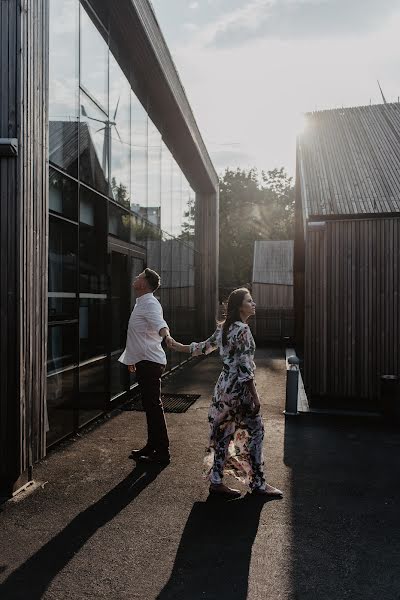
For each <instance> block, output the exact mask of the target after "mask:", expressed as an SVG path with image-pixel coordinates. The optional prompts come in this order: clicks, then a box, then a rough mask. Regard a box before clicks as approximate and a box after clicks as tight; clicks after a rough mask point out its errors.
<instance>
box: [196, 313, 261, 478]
mask: <svg viewBox="0 0 400 600" xmlns="http://www.w3.org/2000/svg"><path fill="white" fill-rule="evenodd" d="M217 348H219V352H220V355H221V357H222V360H223V369H222V372H221V374H220V376H219V378H218V381H217V383H216V386H215V389H214V394H213V398H212V402H211V406H210V409H209V413H208V421H209V424H210V443H209V447H208V448H207V454H206V458H205V461H204V465H205V477H206V478H207V479H209V480H210V481H211V482H212V483H215V484H218V483H221V481H222V478H223V476H224V474H226V473H230V474H231V475H234V477H236V478H237V479H239V480H240V481H242V482H243V483H245V484H247V485H249V486H250V488H251V489H256V488H262V487H264V486H265V479H264V474H263V464H264V463H263V455H262V445H263V439H264V425H263V422H262V418H261V415H260V414H257V415H252V414H251V411H252V398H251V394H250V390H249V387H248V384H246V382H248V381H249V380H251V379H254V371H255V368H256V367H255V364H254V352H255V343H254V339H253V336H252V334H251V331H250V328H249V326H248V325H247V324H246V323H243V322H242V321H236V322H235V323H232V325H231V326H230V328H229V330H228V334H227V343H226V345H225V346H223V345H222V328H221V327H218V328H217V329H216V331H215V332H214V333H213V334H212V336H211V337H209V338H208V340H206V341H205V342H200V343H196V342H192V344H191V352H192V354H193V356H199V355H201V354H209V353H210V352H213V351H214V350H216V349H217Z"/></svg>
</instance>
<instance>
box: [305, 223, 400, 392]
mask: <svg viewBox="0 0 400 600" xmlns="http://www.w3.org/2000/svg"><path fill="white" fill-rule="evenodd" d="M399 253H400V218H378V219H365V220H361V219H360V220H356V219H354V220H341V221H327V222H326V223H324V224H319V226H318V225H317V226H315V225H314V226H311V227H310V226H308V228H307V237H306V263H305V348H304V372H305V383H306V387H307V392H308V393H309V394H310V396H311V398H312V397H313V396H314V397H315V396H326V397H329V398H342V399H343V398H348V399H350V398H352V399H357V400H363V399H364V400H365V399H368V400H370V401H372V403H377V402H378V401H379V392H380V377H381V375H384V374H395V375H399V374H400V353H399V335H400V325H399V322H400V257H399Z"/></svg>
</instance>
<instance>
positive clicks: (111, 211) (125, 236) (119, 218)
mask: <svg viewBox="0 0 400 600" xmlns="http://www.w3.org/2000/svg"><path fill="white" fill-rule="evenodd" d="M130 229H131V215H130V214H129V213H127V212H126V211H125V210H122V209H120V208H118V207H117V206H115V205H114V204H112V202H110V204H109V207H108V233H110V234H111V235H115V236H116V237H118V238H120V239H121V240H125V241H127V242H129V238H130Z"/></svg>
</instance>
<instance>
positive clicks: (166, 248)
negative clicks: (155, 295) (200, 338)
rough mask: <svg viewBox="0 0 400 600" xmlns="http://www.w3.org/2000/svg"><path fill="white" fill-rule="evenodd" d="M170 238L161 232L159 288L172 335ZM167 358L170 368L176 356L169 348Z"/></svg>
mask: <svg viewBox="0 0 400 600" xmlns="http://www.w3.org/2000/svg"><path fill="white" fill-rule="evenodd" d="M172 241H173V240H172V238H171V236H169V235H168V234H166V233H163V236H162V241H161V272H160V275H161V287H160V290H159V297H160V302H161V305H162V307H163V311H164V319H165V320H166V322H167V323H168V325H169V327H170V329H171V332H172V335H174V331H175V321H174V312H173V297H172V288H171V284H172V279H171V276H172V273H171V271H172V245H171V244H172ZM165 352H166V355H167V359H168V367H169V368H170V367H171V366H173V364H177V363H176V357H174V354H177V353H176V352H171V350H168V349H165Z"/></svg>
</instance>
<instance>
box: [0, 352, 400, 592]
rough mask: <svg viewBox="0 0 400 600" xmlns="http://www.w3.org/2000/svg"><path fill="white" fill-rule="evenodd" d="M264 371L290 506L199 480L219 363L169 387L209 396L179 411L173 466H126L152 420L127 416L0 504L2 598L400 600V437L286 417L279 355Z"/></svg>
mask: <svg viewBox="0 0 400 600" xmlns="http://www.w3.org/2000/svg"><path fill="white" fill-rule="evenodd" d="M256 362H257V385H258V388H259V390H260V392H261V396H262V399H263V416H264V419H265V425H266V436H265V449H264V451H265V462H266V472H267V479H268V481H269V482H270V483H271V484H273V485H276V486H277V487H279V488H280V489H282V490H283V491H284V494H285V495H284V498H283V499H282V500H270V501H268V502H265V501H263V500H262V499H260V498H259V497H252V496H251V495H250V494H248V493H246V490H245V489H244V488H243V486H240V485H239V486H238V487H241V489H242V490H243V496H242V498H241V499H239V500H234V501H223V500H218V499H217V500H215V499H212V498H210V497H209V495H208V488H207V485H206V483H205V482H204V481H203V480H202V476H201V470H202V460H203V454H204V448H205V445H206V442H207V434H208V426H207V410H208V405H209V402H210V397H211V393H212V389H213V385H214V383H215V380H216V378H217V376H218V373H219V369H220V362H219V359H218V358H217V357H214V356H212V357H209V358H207V359H205V360H202V361H198V362H195V363H193V364H192V365H191V366H189V367H188V368H186V369H185V370H182V371H180V372H178V373H176V374H175V375H173V376H172V377H169V378H168V379H167V380H166V381H165V384H164V391H169V392H182V393H189V394H190V393H197V394H201V396H200V398H199V399H198V400H197V401H196V402H195V403H194V404H193V405H192V406H191V407H190V408H189V410H188V411H187V412H185V413H182V414H168V415H167V420H168V427H169V433H170V438H171V453H172V462H171V464H170V465H168V466H167V467H165V468H163V469H161V468H159V469H157V468H155V467H143V466H140V465H138V466H137V465H135V463H134V462H132V461H131V460H129V459H128V455H129V452H130V450H131V449H132V448H134V447H140V446H141V445H142V444H143V443H144V442H145V419H144V414H143V413H140V412H136V411H129V410H128V411H126V410H121V411H116V412H115V413H114V415H113V416H112V417H109V418H106V419H104V421H103V422H102V423H101V424H99V425H98V426H96V427H94V428H92V429H91V430H90V431H89V432H87V433H84V434H83V435H81V436H77V438H76V439H75V440H74V441H73V442H68V443H66V444H63V445H62V446H61V447H60V448H58V449H57V450H56V451H54V452H51V453H50V454H49V455H48V457H47V458H46V459H45V460H44V461H43V462H42V463H41V464H40V465H38V466H37V467H36V468H35V481H36V488H35V490H34V491H33V492H32V493H30V494H25V495H21V496H20V497H17V498H16V499H15V500H13V501H11V502H7V503H5V504H3V505H2V506H1V507H0V511H1V513H0V599H1V600H11V599H21V600H39V599H40V598H45V599H46V600H67V599H68V600H81V599H99V600H100V599H101V600H102V599H107V600H135V599H140V600H156V599H157V600H200V599H201V600H225V599H226V600H246V599H249V600H261V599H268V600H269V599H271V600H272V599H278V598H279V599H285V600H286V599H290V600H295V599H296V600H341V599H346V598H349V599H350V598H351V599H353V600H358V599H360V600H369V599H371V600H372V599H374V600H375V599H379V600H398V599H400V577H399V574H400V526H399V525H400V483H399V473H400V469H399V467H400V425H398V424H395V423H393V424H388V423H383V422H381V421H380V420H379V419H373V418H367V417H357V418H349V417H343V416H341V417H337V416H336V417H333V416H329V415H323V416H321V415H312V414H309V415H301V416H298V417H290V418H289V417H287V418H285V416H284V415H283V408H284V401H285V360H284V353H283V351H282V350H280V349H265V350H260V351H258V354H257V360H256ZM231 483H233V481H232V480H231Z"/></svg>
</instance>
